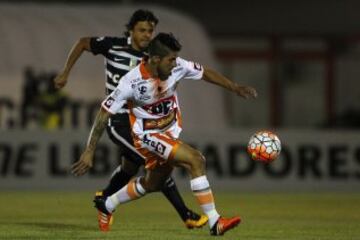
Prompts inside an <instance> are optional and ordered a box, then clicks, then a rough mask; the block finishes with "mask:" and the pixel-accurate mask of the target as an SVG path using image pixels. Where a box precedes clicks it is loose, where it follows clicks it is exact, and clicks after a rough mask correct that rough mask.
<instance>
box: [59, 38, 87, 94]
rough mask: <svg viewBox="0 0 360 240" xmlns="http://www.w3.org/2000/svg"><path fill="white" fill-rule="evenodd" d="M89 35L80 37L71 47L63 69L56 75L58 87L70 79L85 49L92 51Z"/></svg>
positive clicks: (61, 86)
mask: <svg viewBox="0 0 360 240" xmlns="http://www.w3.org/2000/svg"><path fill="white" fill-rule="evenodd" d="M90 40H91V38H89V37H83V38H80V39H79V40H78V41H77V42H76V43H75V44H74V46H73V47H72V48H71V50H70V52H69V54H68V57H67V59H66V62H65V65H64V68H63V70H62V71H61V72H60V73H59V74H58V75H57V76H56V77H55V79H54V84H55V87H56V88H57V89H59V88H63V87H64V86H65V85H66V83H67V80H68V77H69V73H70V71H71V69H72V67H73V66H74V64H75V63H76V61H77V60H78V59H79V57H80V56H81V54H82V53H83V52H84V51H91V47H90Z"/></svg>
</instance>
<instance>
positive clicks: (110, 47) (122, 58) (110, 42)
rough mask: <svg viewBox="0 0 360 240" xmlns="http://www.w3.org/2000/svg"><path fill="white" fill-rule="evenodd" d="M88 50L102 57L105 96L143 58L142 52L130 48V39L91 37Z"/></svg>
mask: <svg viewBox="0 0 360 240" xmlns="http://www.w3.org/2000/svg"><path fill="white" fill-rule="evenodd" d="M90 48H91V52H92V53H93V54H94V55H97V54H101V55H103V56H104V60H105V75H106V83H105V88H106V95H109V94H110V93H111V92H112V91H113V90H114V89H115V88H116V86H117V85H118V83H119V80H120V79H121V77H122V76H124V75H125V74H126V73H128V72H129V71H130V70H131V69H133V68H134V67H136V66H137V65H138V64H139V63H140V61H141V59H142V58H143V57H144V52H142V51H137V50H135V49H133V48H132V47H131V40H130V38H118V37H93V38H91V40H90Z"/></svg>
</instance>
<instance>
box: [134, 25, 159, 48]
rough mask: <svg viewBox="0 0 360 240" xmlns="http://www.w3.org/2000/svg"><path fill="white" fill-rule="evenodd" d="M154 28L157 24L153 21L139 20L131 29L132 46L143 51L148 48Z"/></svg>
mask: <svg viewBox="0 0 360 240" xmlns="http://www.w3.org/2000/svg"><path fill="white" fill-rule="evenodd" d="M154 30H155V24H154V23H153V22H148V21H140V22H137V23H136V24H135V26H134V28H133V29H132V30H131V31H130V36H131V45H132V47H133V48H134V49H136V50H138V51H143V50H144V49H145V48H147V46H148V45H149V43H150V41H151V39H152V36H153V33H154Z"/></svg>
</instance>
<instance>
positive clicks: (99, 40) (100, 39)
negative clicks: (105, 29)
mask: <svg viewBox="0 0 360 240" xmlns="http://www.w3.org/2000/svg"><path fill="white" fill-rule="evenodd" d="M104 39H105V37H98V38H97V39H96V41H97V42H101V41H102V40H104Z"/></svg>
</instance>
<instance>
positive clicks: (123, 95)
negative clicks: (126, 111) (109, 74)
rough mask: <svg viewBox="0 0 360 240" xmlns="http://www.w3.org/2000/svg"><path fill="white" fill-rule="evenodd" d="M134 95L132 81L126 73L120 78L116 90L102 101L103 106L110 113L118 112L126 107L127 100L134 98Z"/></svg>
mask: <svg viewBox="0 0 360 240" xmlns="http://www.w3.org/2000/svg"><path fill="white" fill-rule="evenodd" d="M132 95H133V90H132V88H131V85H130V81H129V79H128V78H126V75H125V76H124V77H122V78H121V79H120V82H119V84H118V85H117V87H116V88H115V90H114V91H113V92H112V93H111V94H110V95H108V96H107V97H106V99H105V100H104V101H103V102H102V103H101V106H102V107H103V108H104V109H105V110H106V111H108V112H109V113H111V114H116V113H118V112H120V110H121V109H122V108H123V107H124V105H125V104H126V102H127V100H130V99H131V98H132Z"/></svg>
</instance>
